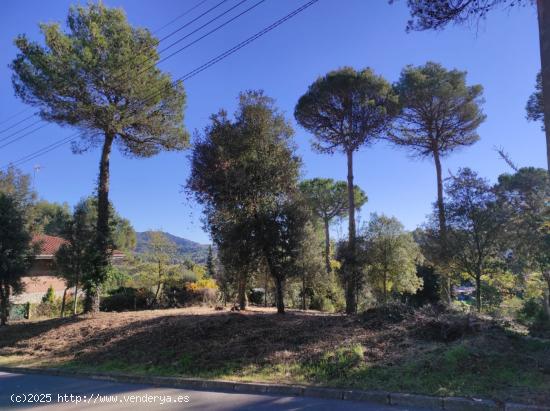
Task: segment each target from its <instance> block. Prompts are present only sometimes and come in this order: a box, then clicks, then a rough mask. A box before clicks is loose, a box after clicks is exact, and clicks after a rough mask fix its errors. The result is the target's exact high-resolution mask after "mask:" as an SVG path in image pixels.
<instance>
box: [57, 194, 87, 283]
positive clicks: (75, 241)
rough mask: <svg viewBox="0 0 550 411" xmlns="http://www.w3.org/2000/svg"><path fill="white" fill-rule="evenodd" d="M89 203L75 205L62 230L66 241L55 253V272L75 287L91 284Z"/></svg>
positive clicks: (81, 202) (83, 202) (82, 202)
mask: <svg viewBox="0 0 550 411" xmlns="http://www.w3.org/2000/svg"><path fill="white" fill-rule="evenodd" d="M90 204H91V202H89V201H80V202H79V203H78V204H77V205H76V206H75V208H74V211H73V215H72V217H71V218H70V220H69V221H67V222H66V223H65V227H64V229H63V232H62V236H63V238H64V239H65V240H66V242H65V244H62V245H61V247H59V250H58V251H57V253H56V255H55V261H56V267H57V273H58V274H59V275H60V276H61V277H63V278H64V279H65V281H66V283H67V286H69V287H76V288H77V289H78V288H79V287H80V286H81V285H82V284H85V285H86V287H90V286H91V284H89V277H90V276H91V275H92V272H93V267H92V265H93V254H94V250H93V247H94V243H93V239H94V233H95V226H94V224H93V216H92V215H91V214H92V212H93V211H92V210H90Z"/></svg>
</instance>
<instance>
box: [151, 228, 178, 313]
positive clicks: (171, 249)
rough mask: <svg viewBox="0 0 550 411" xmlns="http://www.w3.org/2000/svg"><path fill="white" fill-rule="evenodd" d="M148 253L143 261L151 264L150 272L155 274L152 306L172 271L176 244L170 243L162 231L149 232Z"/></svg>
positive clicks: (156, 301)
mask: <svg viewBox="0 0 550 411" xmlns="http://www.w3.org/2000/svg"><path fill="white" fill-rule="evenodd" d="M148 248H149V251H148V252H147V254H146V255H145V260H146V261H147V262H149V263H152V266H151V267H150V271H152V272H154V273H155V277H156V281H155V282H156V291H155V297H154V300H153V303H152V304H153V305H156V304H157V303H158V300H159V296H160V292H161V288H162V286H163V284H164V283H165V281H166V279H167V277H168V276H169V274H170V272H171V271H172V267H171V266H172V265H173V263H174V260H175V256H176V253H177V247H176V244H174V243H173V242H172V241H170V240H169V239H168V238H167V237H166V236H165V235H164V233H163V232H162V231H150V232H149V247H148Z"/></svg>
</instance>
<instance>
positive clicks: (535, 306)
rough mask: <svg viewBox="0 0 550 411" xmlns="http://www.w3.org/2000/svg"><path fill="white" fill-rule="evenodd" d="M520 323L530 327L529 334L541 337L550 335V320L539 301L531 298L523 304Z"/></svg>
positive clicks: (519, 317)
mask: <svg viewBox="0 0 550 411" xmlns="http://www.w3.org/2000/svg"><path fill="white" fill-rule="evenodd" d="M518 321H519V322H521V323H522V324H524V325H527V326H528V327H529V333H530V334H532V335H535V336H539V337H545V336H548V335H550V318H549V317H548V314H546V312H545V311H544V307H543V306H542V304H540V302H539V301H538V300H537V299H534V298H531V299H529V300H527V301H525V303H524V304H523V308H522V309H521V310H520V311H519V313H518Z"/></svg>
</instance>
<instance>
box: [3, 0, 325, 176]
mask: <svg viewBox="0 0 550 411" xmlns="http://www.w3.org/2000/svg"><path fill="white" fill-rule="evenodd" d="M318 1H319V0H310V1H309V2H307V3H305V4H304V5H302V6H301V7H298V8H297V9H295V10H293V11H291V12H290V13H288V14H287V15H285V16H284V17H282V18H280V19H278V20H277V21H275V22H274V23H272V24H270V25H269V26H267V27H265V28H264V29H262V30H260V31H259V32H257V33H256V34H254V35H252V36H250V37H248V38H247V39H246V40H244V41H242V42H240V43H238V44H236V45H235V46H233V47H231V48H230V49H228V50H226V51H225V52H223V53H221V54H219V55H218V56H216V57H214V58H212V59H210V60H209V61H207V62H206V63H204V64H202V65H201V66H199V67H197V68H195V69H194V70H192V71H190V72H188V73H187V74H185V75H183V76H181V77H179V78H178V79H177V80H175V81H174V82H172V83H171V85H172V86H174V85H176V84H177V83H178V82H183V81H186V80H188V79H190V78H192V77H194V76H196V75H197V74H199V73H201V72H203V71H204V70H206V69H208V68H209V67H211V66H213V65H214V64H217V63H218V62H220V61H222V60H224V59H225V58H227V57H229V56H230V55H232V54H234V53H236V52H237V51H238V50H240V49H242V48H243V47H245V46H247V45H248V44H250V43H252V42H254V41H256V40H257V39H258V38H260V37H262V36H264V35H265V34H267V33H269V32H270V31H272V30H273V29H275V28H277V27H278V26H280V25H281V24H283V23H285V22H286V21H288V20H290V19H291V18H293V17H294V16H296V15H298V14H299V13H301V12H302V11H304V10H306V9H307V8H309V7H311V6H312V5H313V4H315V3H317V2H318ZM159 92H162V90H159V91H157V93H155V95H158V93H159ZM155 95H152V96H150V97H146V99H145V101H144V102H143V103H142V105H143V104H145V102H146V101H147V100H149V99H150V98H151V97H153V98H154V97H155ZM78 136H79V133H76V134H73V135H71V136H69V137H66V138H64V139H61V140H59V141H58V142H54V143H53V144H50V145H49V146H46V147H43V148H42V149H40V150H37V151H36V152H34V153H31V154H29V155H27V156H25V157H22V158H20V159H18V160H16V161H15V162H13V163H9V164H7V165H4V166H3V167H2V168H4V167H6V166H9V165H20V164H23V163H25V162H27V161H31V160H33V159H35V158H37V157H39V156H41V155H44V154H46V153H48V152H50V151H52V150H55V149H56V148H58V147H61V146H62V145H64V144H67V143H69V142H70V141H72V140H75V139H76V138H77V137H78Z"/></svg>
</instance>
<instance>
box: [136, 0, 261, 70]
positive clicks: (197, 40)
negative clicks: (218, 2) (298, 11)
mask: <svg viewBox="0 0 550 411" xmlns="http://www.w3.org/2000/svg"><path fill="white" fill-rule="evenodd" d="M246 1H248V0H242V1H241V2H240V3H238V4H237V5H235V6H233V7H232V8H231V9H229V10H227V11H225V12H224V13H222V14H220V15H219V16H217V17H215V18H214V19H212V20H210V21H209V22H207V23H206V24H204V25H202V26H201V27H199V28H198V29H196V30H195V31H193V32H191V33H189V34H188V35H187V36H185V37H183V38H181V39H180V40H184V39H185V38H186V37H189V36H191V35H192V34H194V33H195V32H197V31H199V30H200V29H202V28H203V27H206V26H207V25H208V24H210V23H211V22H213V21H214V20H215V19H217V18H218V17H221V16H222V15H223V14H226V13H228V12H229V11H231V10H233V9H234V8H236V7H238V6H240V5H241V4H242V3H244V2H246ZM265 1H266V0H260V1H258V2H257V3H255V4H254V5H252V6H251V7H249V8H248V9H246V10H244V11H242V12H240V13H239V14H237V15H236V16H234V17H232V18H230V19H229V20H227V21H225V22H223V23H222V24H220V25H219V26H217V27H215V28H213V29H212V30H210V31H209V32H208V33H206V34H203V35H202V36H201V37H199V38H197V39H195V40H193V41H192V42H190V43H187V44H186V45H185V46H183V47H181V48H179V49H178V50H176V51H174V52H173V53H171V54H169V55H168V56H166V57H163V58H162V59H160V60H159V61H157V62H156V63H155V64H153V65H152V66H149V67H146V68H145V69H142V70H140V71H138V73H137V75H140V74H142V73H144V72H146V71H147V70H150V69H152V68H153V67H156V65H157V64H159V63H163V62H165V61H166V60H168V59H170V58H172V57H174V56H175V55H176V54H179V53H181V52H182V51H184V50H186V49H188V48H189V47H191V46H192V45H194V44H196V43H198V42H199V41H201V40H203V39H205V38H206V37H208V36H209V35H211V34H213V33H215V32H216V31H218V30H220V29H222V28H223V27H225V26H227V25H228V24H229V23H232V22H233V21H235V20H237V19H238V18H239V17H241V16H243V15H244V14H246V13H248V12H250V11H252V10H253V9H255V8H256V7H258V6H259V5H260V4H262V3H263V2H265ZM180 40H178V41H177V42H179V41H180ZM177 42H174V43H172V44H171V45H170V46H168V47H166V48H164V49H163V50H162V51H165V50H167V49H168V48H170V47H172V46H173V45H175V44H176V43H177ZM162 51H161V52H162Z"/></svg>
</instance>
